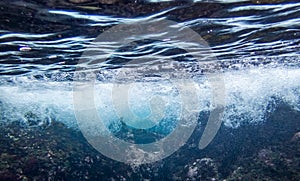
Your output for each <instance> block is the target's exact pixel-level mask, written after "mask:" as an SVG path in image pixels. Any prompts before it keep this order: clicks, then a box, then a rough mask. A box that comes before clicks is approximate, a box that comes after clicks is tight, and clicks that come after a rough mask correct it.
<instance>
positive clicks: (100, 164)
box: [0, 105, 300, 181]
mask: <svg viewBox="0 0 300 181" xmlns="http://www.w3.org/2000/svg"><path fill="white" fill-rule="evenodd" d="M202 117H203V120H204V119H205V115H202ZM299 119H300V113H299V112H297V111H295V110H293V109H291V108H289V107H287V106H285V105H281V106H279V107H278V108H277V110H276V111H275V112H274V113H272V114H270V115H268V118H267V120H266V121H265V122H264V123H261V124H256V125H242V126H240V127H239V128H236V129H233V128H227V127H225V126H222V128H221V129H220V131H219V132H218V134H217V136H216V137H215V139H214V140H213V142H212V143H211V144H210V145H209V146H208V147H207V148H206V149H204V150H199V149H198V148H197V142H198V141H199V138H200V135H201V132H202V131H203V128H204V127H205V125H200V126H199V127H198V128H197V129H196V130H195V132H194V133H193V135H192V137H191V138H190V140H189V141H188V143H187V144H186V145H185V146H183V147H182V148H180V149H179V150H178V151H177V152H175V153H174V154H173V155H171V156H170V157H168V158H166V159H164V160H162V161H159V162H156V163H153V164H147V165H141V166H139V167H138V166H136V167H132V166H129V165H126V164H124V163H120V162H116V161H114V160H111V159H108V158H106V157H104V156H102V155H101V154H100V153H99V152H97V151H96V150H95V149H93V148H92V147H91V146H90V145H89V144H88V143H87V141H86V140H85V138H84V137H83V136H82V134H81V133H80V132H79V131H76V130H74V129H72V128H68V127H66V126H65V125H64V124H62V123H60V122H58V121H53V122H52V123H51V124H50V125H48V126H45V127H34V126H31V127H28V126H26V125H22V124H20V123H18V122H12V123H7V124H3V125H1V127H0V134H1V136H0V153H1V156H0V160H1V161H0V180H5V181H9V180H145V179H148V180H300V121H299Z"/></svg>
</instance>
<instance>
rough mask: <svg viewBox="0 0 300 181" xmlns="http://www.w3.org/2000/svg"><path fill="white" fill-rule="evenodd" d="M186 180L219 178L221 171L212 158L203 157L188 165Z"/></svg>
mask: <svg viewBox="0 0 300 181" xmlns="http://www.w3.org/2000/svg"><path fill="white" fill-rule="evenodd" d="M186 169H187V173H186V180H193V181H194V180H195V181H196V180H204V179H205V180H218V179H219V173H218V168H217V165H216V164H215V162H214V161H213V160H212V159H211V158H201V159H197V160H196V161H194V162H193V163H192V164H190V165H187V166H186Z"/></svg>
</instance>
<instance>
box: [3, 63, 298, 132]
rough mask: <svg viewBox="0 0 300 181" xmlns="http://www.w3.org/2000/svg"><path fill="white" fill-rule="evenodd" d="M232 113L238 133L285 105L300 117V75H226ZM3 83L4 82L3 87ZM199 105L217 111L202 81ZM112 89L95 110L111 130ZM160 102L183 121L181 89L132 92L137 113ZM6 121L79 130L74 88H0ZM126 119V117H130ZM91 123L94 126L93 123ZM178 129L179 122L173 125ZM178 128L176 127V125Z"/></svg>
mask: <svg viewBox="0 0 300 181" xmlns="http://www.w3.org/2000/svg"><path fill="white" fill-rule="evenodd" d="M224 77H225V87H226V94H225V95H226V109H225V114H224V118H223V121H224V124H225V125H226V126H229V127H238V126H239V125H240V124H241V123H243V122H250V123H256V122H261V121H264V120H265V119H266V116H267V114H268V113H269V112H272V111H274V110H275V108H276V105H277V104H278V100H281V101H283V102H285V103H287V104H289V105H290V106H291V107H293V108H294V109H295V110H298V111H300V96H299V95H300V79H299V77H300V70H299V69H288V68H268V69H266V68H252V69H247V70H238V71H231V72H226V73H224ZM2 82H3V81H2ZM196 83H197V92H198V99H199V107H197V108H195V110H198V111H209V110H211V98H212V97H211V96H212V94H211V90H210V84H209V82H208V81H207V80H206V79H199V80H196ZM112 87H113V84H112V83H101V82H97V83H96V86H95V105H96V107H97V110H98V112H99V114H100V115H101V116H102V118H103V120H104V121H106V124H110V123H111V122H113V121H115V120H116V119H118V116H116V111H115V109H114V108H113V102H112V100H111V97H112V96H111V95H112V92H111V90H112ZM155 96H159V97H160V98H162V99H163V103H164V104H166V105H167V108H166V109H165V110H164V116H166V117H171V116H174V117H176V116H178V115H179V114H180V113H179V112H178V110H180V106H181V102H180V96H179V95H178V92H176V88H174V87H172V85H171V84H167V83H163V82H162V83H160V82H155V83H153V82H152V83H150V82H142V83H139V84H137V85H136V86H134V87H133V88H132V90H130V93H129V98H130V101H129V105H130V109H131V111H132V112H133V113H134V114H136V115H138V116H140V117H147V116H149V115H150V114H151V111H152V110H151V105H150V103H149V102H147V100H150V99H151V97H152V98H153V97H155ZM0 101H1V102H2V105H0V106H1V119H2V121H5V120H6V121H7V120H21V121H24V122H26V118H25V117H24V115H25V114H26V113H28V112H32V113H33V114H36V115H37V116H39V117H40V118H41V119H55V120H58V121H62V122H64V123H66V124H67V125H68V126H71V127H76V119H75V115H74V106H73V92H72V82H67V81H65V82H54V81H46V80H42V81H39V80H33V79H30V78H26V77H22V78H19V79H16V80H15V81H14V83H7V84H6V83H3V84H2V85H1V86H0ZM125 116H126V115H125ZM87 121H88V120H87ZM170 124H174V122H170ZM171 126H174V125H171Z"/></svg>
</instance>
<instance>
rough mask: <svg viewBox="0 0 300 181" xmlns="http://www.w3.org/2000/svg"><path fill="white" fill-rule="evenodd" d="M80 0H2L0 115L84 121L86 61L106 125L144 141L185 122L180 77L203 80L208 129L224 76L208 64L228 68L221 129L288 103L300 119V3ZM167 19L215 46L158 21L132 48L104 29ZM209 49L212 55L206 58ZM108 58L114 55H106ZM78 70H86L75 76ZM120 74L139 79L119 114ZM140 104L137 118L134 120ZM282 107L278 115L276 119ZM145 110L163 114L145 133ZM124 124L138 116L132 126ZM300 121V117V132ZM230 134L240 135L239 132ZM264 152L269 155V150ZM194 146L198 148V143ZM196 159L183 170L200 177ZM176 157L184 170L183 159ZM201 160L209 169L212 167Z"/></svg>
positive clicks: (259, 119) (251, 122)
mask: <svg viewBox="0 0 300 181" xmlns="http://www.w3.org/2000/svg"><path fill="white" fill-rule="evenodd" d="M74 2H76V1H67V0H61V1H54V0H53V1H52V0H50V1H34V0H32V1H21V0H20V1H18V0H16V1H6V0H3V1H1V2H0V8H1V12H0V15H1V19H0V61H1V64H0V107H1V109H0V110H1V116H0V119H1V124H3V126H4V127H5V125H6V123H11V122H15V121H16V122H20V123H21V125H22V127H24V125H25V127H30V128H39V127H41V128H44V127H48V126H50V127H51V123H53V122H62V123H63V124H64V125H66V127H68V128H70V129H71V130H77V131H78V120H77V119H76V116H75V112H74V106H75V109H76V103H74V97H73V96H74V90H76V88H75V89H74V82H77V83H81V82H85V81H87V80H90V77H89V76H90V74H88V73H87V74H85V73H84V71H89V72H91V71H92V72H93V73H95V76H96V78H95V82H94V87H93V88H94V101H95V108H96V110H97V111H98V113H99V115H100V117H101V119H103V120H104V125H105V126H106V127H108V128H109V129H110V131H112V132H113V133H114V134H115V136H117V137H118V138H122V139H125V140H126V139H128V140H127V141H129V142H135V143H137V144H140V143H144V144H146V143H151V142H155V141H157V140H161V139H162V138H163V137H165V136H167V135H169V134H171V132H172V131H173V130H174V129H175V127H176V124H177V123H178V117H180V114H181V111H182V110H181V109H182V106H183V104H184V103H183V102H182V100H181V97H180V96H178V95H179V93H178V90H176V89H175V88H174V86H172V83H173V82H172V81H171V82H170V81H169V80H170V79H172V80H181V78H183V77H182V75H184V76H187V77H188V79H190V80H192V81H193V83H194V86H195V92H196V94H195V95H196V97H197V100H198V102H197V104H195V105H196V106H194V107H193V108H192V109H193V110H194V111H195V112H198V113H200V115H199V117H198V118H197V120H196V122H197V126H196V128H198V129H203V128H204V125H206V123H207V113H208V112H210V111H212V109H214V108H215V107H214V106H215V105H214V102H213V97H214V96H213V93H212V89H213V85H212V84H211V82H210V81H209V79H208V78H207V77H206V75H207V74H208V73H215V74H218V75H222V77H223V78H224V91H223V92H224V96H223V97H224V101H225V102H224V105H223V106H224V109H225V111H224V114H223V115H222V118H220V119H221V121H222V129H225V130H227V129H228V130H235V129H245V130H243V131H247V129H246V128H245V127H247V126H249V130H252V129H253V128H252V126H257V125H259V124H263V123H265V122H268V120H269V119H270V117H272V115H273V117H274V115H276V116H277V117H278V116H279V115H280V114H279V113H278V112H280V108H281V107H282V105H285V107H288V108H287V109H288V110H289V111H291V112H292V113H289V112H288V111H287V112H284V111H283V112H284V114H283V116H282V117H281V119H282V120H285V119H286V120H292V119H291V118H290V117H289V116H291V115H292V114H296V117H294V118H293V120H300V118H299V117H297V115H299V114H298V113H299V111H300V79H299V77H300V69H299V66H300V3H298V2H297V1H294V2H292V1H290V2H289V1H278V2H275V1H274V2H268V1H255V2H254V1H234V2H229V1H214V2H209V1H205V2H204V1H197V2H181V1H180V2H160V3H155V2H146V1H143V2H139V1H136V2H119V3H112V4H111V3H108V4H107V3H105V4H101V3H100V2H101V1H99V2H98V1H86V2H82V3H74ZM162 20H170V21H172V22H175V23H176V24H177V25H178V27H179V29H180V28H182V29H184V28H186V29H191V30H192V31H194V32H195V33H196V34H198V35H199V36H201V38H202V39H203V40H202V42H204V43H205V45H206V46H205V47H204V49H205V50H206V51H205V52H204V51H203V49H202V48H203V47H201V48H199V49H193V52H192V53H191V52H190V51H187V49H188V48H190V46H191V47H192V45H190V44H189V43H190V42H189V38H190V37H184V38H187V40H186V41H185V39H182V38H181V39H180V41H172V38H170V39H163V40H157V39H155V37H159V36H161V34H163V33H164V32H163V31H161V29H162V27H159V26H157V27H153V31H152V30H151V31H152V33H151V34H142V35H141V36H137V34H136V33H134V32H133V33H132V34H130V35H129V36H126V37H125V38H126V39H129V40H130V41H131V43H128V44H124V45H122V46H119V44H118V43H119V42H117V41H116V42H114V41H96V40H97V39H96V38H97V37H98V36H100V35H101V34H102V33H104V32H107V31H109V29H110V28H112V27H117V26H118V25H122V24H133V23H136V24H142V23H143V22H157V21H162ZM169 28H171V27H169ZM179 29H178V32H179ZM118 31H120V32H111V34H113V36H118V35H120V36H121V35H123V32H122V31H121V30H118ZM143 31H144V30H143ZM145 31H146V30H145ZM146 32H147V31H146ZM177 35H178V37H180V36H181V35H180V33H178V34H176V33H175V35H174V36H177ZM121 39H122V38H121ZM206 43H207V44H206ZM93 46H95V47H96V48H99V47H101V48H102V49H101V53H98V54H96V55H95V54H90V53H84V52H86V51H87V49H89V48H91V47H93ZM182 47H183V48H182ZM208 49H209V50H208ZM199 54H201V57H202V58H203V59H197V58H196V57H197V56H196V55H199ZM107 55H108V56H107ZM103 57H104V61H98V59H103ZM149 57H150V58H149ZM211 57H213V58H211ZM134 60H136V61H134ZM162 65H163V66H164V68H162ZM78 70H80V71H83V73H82V74H76V71H78ZM162 70H163V71H162ZM178 72H179V73H178ZM182 72H184V73H182ZM184 78H186V77H184ZM119 84H120V85H123V84H125V85H130V86H131V89H130V91H129V92H128V97H126V98H127V99H128V105H129V106H128V107H125V108H124V107H121V108H124V109H122V110H121V111H120V112H118V111H116V110H115V108H114V106H115V102H114V101H116V100H117V101H118V100H121V99H123V98H124V97H122V96H123V95H120V96H115V97H116V98H113V97H112V94H114V92H113V91H114V87H115V86H119ZM157 96H158V97H160V98H162V100H163V103H164V105H165V109H164V112H163V116H164V117H163V119H161V121H160V123H159V124H158V125H156V127H152V126H153V125H154V124H156V123H157V122H155V119H157V117H158V118H161V117H159V116H160V115H159V114H157V115H156V116H157V117H155V116H154V117H151V116H150V118H149V117H147V116H149V115H151V113H153V112H154V113H158V112H155V111H156V110H155V107H156V108H157V109H158V110H159V109H163V108H161V107H160V106H161V105H160V104H159V103H161V102H159V101H158V102H154V104H152V103H151V100H152V98H153V97H154V98H155V97H157ZM112 99H113V100H112ZM124 99H125V98H124ZM120 102H121V101H120ZM163 103H161V104H163ZM74 104H75V105H74ZM153 106H154V107H153ZM119 108H120V107H119ZM131 112H132V113H134V114H135V115H137V116H138V119H136V118H133V117H132V115H131ZM116 113H117V114H116ZM276 116H275V118H274V120H277V117H276ZM120 118H122V119H120ZM144 118H145V120H146V121H150V122H151V121H153V124H152V123H151V125H150V127H152V128H151V129H147V130H146V131H145V132H143V131H142V132H139V131H140V130H135V129H132V127H142V126H145V124H144V122H142V123H140V122H139V119H142V120H144ZM278 119H279V118H278ZM120 120H123V122H122V121H120ZM86 121H87V122H88V121H90V120H86ZM124 122H125V123H127V124H129V125H130V126H129V127H125V128H124ZM79 124H80V123H79ZM142 124H143V125H142ZM274 124H275V123H274ZM141 125H142V126H141ZM187 125H188V124H187ZM245 125H247V126H245ZM271 125H272V124H271ZM277 126H278V125H277ZM146 127H147V126H146ZM271 127H272V126H271ZM279 127H280V126H279ZM255 129H256V128H255ZM255 129H254V130H255ZM299 129H300V128H299V127H296V128H295V129H294V130H293V131H299ZM96 131H99V130H96ZM202 131H203V130H202ZM100 132H101V129H100ZM229 132H230V131H229ZM287 132H289V130H287ZM223 133H224V132H223ZM225 133H226V134H227V132H226V131H225ZM225 133H224V134H225ZM194 134H196V133H194ZM238 134H242V133H240V132H238ZM247 134H248V133H245V135H247ZM290 134H294V133H290ZM130 135H136V137H134V138H132V137H130ZM197 136H198V137H199V135H197ZM197 136H196V137H197ZM227 136H228V135H227ZM250 137H251V136H250ZM223 139H225V138H223ZM228 139H233V138H230V136H229V138H228ZM262 140H263V139H262ZM198 141H199V140H197V141H195V143H193V144H198ZM220 141H224V140H222V139H221V140H220ZM225 142H226V139H225ZM189 143H190V142H189ZM236 144H238V143H236ZM231 146H232V145H231ZM190 147H192V148H194V146H190ZM190 147H188V146H187V147H184V149H185V150H183V151H182V153H188V151H189V148H190ZM208 149H209V148H208ZM220 149H225V148H224V147H223V148H220ZM225 150H226V149H225ZM264 151H265V150H263V151H262V152H263V153H261V155H265V154H267V155H268V154H269V152H268V151H265V152H267V153H265V152H264ZM192 152H193V154H194V153H195V154H196V151H195V150H193V151H192ZM207 153H210V151H208V152H207ZM188 154H190V153H188ZM270 154H271V153H270ZM188 156H189V155H184V154H183V155H181V156H180V157H188ZM194 157H196V156H194ZM194 157H193V158H194ZM202 157H204V155H202ZM216 157H217V156H216ZM261 157H263V156H261ZM261 157H259V158H261ZM199 159H200V158H199ZM212 159H214V158H212ZM248 159H249V158H248ZM270 159H271V158H270ZM183 160H185V161H187V160H189V159H183ZM217 160H218V159H217ZM220 160H222V159H220ZM168 161H170V160H168ZM267 161H268V159H267ZM178 162H180V161H178ZM195 162H197V164H196V163H195V165H198V164H199V165H201V164H203V163H205V164H204V165H210V164H209V163H210V162H212V161H211V160H209V159H204V160H201V161H200V160H198V161H195ZM198 162H199V163H198ZM216 162H217V161H216ZM224 162H226V161H224ZM224 162H222V164H221V165H222V166H223V167H222V170H223V173H221V174H217V175H219V176H220V175H222V174H223V176H224V175H225V176H224V178H225V177H226V176H228V175H229V174H230V173H231V172H232V171H228V170H226V169H224V167H226V164H224ZM228 162H229V161H228ZM159 163H160V162H159ZM168 163H169V162H168ZM230 163H231V162H230ZM162 164H163V163H162ZM174 164H175V165H176V163H174ZM185 164H186V165H189V163H185V162H184V161H182V165H183V167H184V165H185ZM190 164H191V165H193V163H190ZM158 165H159V164H158ZM158 165H152V166H151V169H152V170H155V169H158V170H159V169H161V170H160V171H157V172H156V173H158V175H159V174H162V175H164V174H163V172H168V171H166V170H164V169H171V168H173V167H172V166H170V165H169V166H168V167H167V168H160V167H163V166H158ZM179 165H181V164H179ZM191 165H190V167H189V169H187V167H188V166H186V167H184V168H182V169H187V171H186V172H187V173H186V174H185V176H186V177H187V178H189V179H191V180H192V179H193V178H197V179H199V177H197V176H196V175H197V173H198V172H199V171H198V172H197V171H196V170H195V169H194V168H193V166H191ZM199 165H198V168H200V167H201V166H199ZM224 165H225V166H224ZM98 166H99V165H98ZM202 166H203V165H202ZM112 167H113V166H112ZM175 167H176V166H174V170H179V169H180V168H176V169H175ZM211 167H214V166H211ZM211 167H208V168H211ZM149 168H150V166H149ZM296 168H297V166H296ZM106 169H107V170H106V171H107V172H109V173H108V174H107V175H109V176H107V177H105V178H109V177H112V178H113V176H112V175H114V174H112V173H110V171H112V169H111V168H110V169H109V168H106ZM143 169H146V168H143ZM201 169H202V170H205V166H203V168H202V167H201ZM298 169H299V166H298ZM125 170H126V169H125ZM123 171H124V170H123ZM153 172H155V171H153ZM196 172H197V173H196ZM124 173H126V171H124ZM134 173H135V174H136V175H135V176H136V178H139V179H141V178H146V179H150V180H151V179H154V178H157V175H156V176H153V175H152V176H151V174H150V176H149V175H147V174H148V173H147V174H146V175H147V176H145V173H146V171H145V170H144V171H141V175H139V170H135V171H134ZM143 174H144V175H143ZM226 174H227V175H226ZM283 174H284V173H283ZM104 175H105V174H104ZM137 175H138V176H137ZM174 175H176V174H174ZM48 176H49V175H48ZM164 176H165V179H167V180H170V179H177V180H182V179H184V178H183V177H182V175H181V176H180V175H177V176H173V177H171V176H170V175H167V174H166V175H164ZM231 176H232V177H234V176H233V175H232V174H231ZM124 177H125V178H130V176H128V177H127V176H124ZM177 177H178V178H177ZM221 177H222V176H220V178H221ZM92 178H94V177H92ZM207 178H210V177H207ZM298 178H299V177H298ZM118 179H120V177H118ZM203 180H205V178H203Z"/></svg>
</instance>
